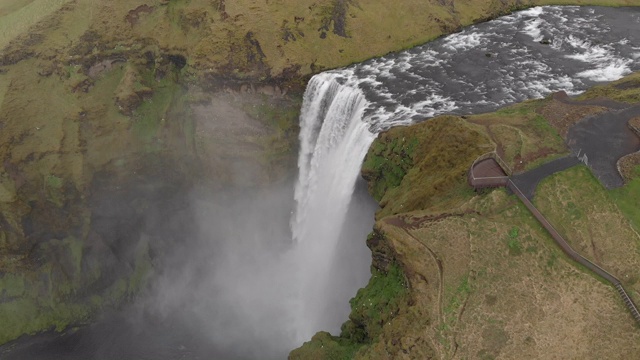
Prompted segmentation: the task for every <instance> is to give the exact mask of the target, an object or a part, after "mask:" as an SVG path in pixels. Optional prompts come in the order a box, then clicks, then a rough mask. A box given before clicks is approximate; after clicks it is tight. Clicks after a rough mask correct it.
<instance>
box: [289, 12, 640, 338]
mask: <svg viewBox="0 0 640 360" xmlns="http://www.w3.org/2000/svg"><path fill="white" fill-rule="evenodd" d="M634 11H635V13H634V12H631V13H624V12H621V11H619V10H612V9H604V8H581V7H538V8H533V9H530V10H527V11H522V12H519V13H516V14H513V15H510V16H506V17H503V18H500V19H498V20H494V21H491V22H488V23H485V24H480V25H477V26H473V27H470V28H468V29H466V30H464V31H463V32H460V33H457V34H453V35H450V36H447V37H445V38H442V39H440V40H437V41H434V42H432V43H429V44H427V45H424V46H420V47H417V48H414V49H412V50H409V51H405V52H402V53H399V54H393V55H390V56H387V57H383V58H379V59H373V60H370V61H367V62H364V63H362V64H358V65H354V66H352V67H349V68H346V69H340V70H333V71H329V72H325V73H321V74H319V75H316V76H314V77H313V78H312V79H311V81H310V83H309V85H308V87H307V90H306V92H305V96H304V104H303V108H302V112H301V116H300V127H301V129H300V155H299V160H298V167H299V178H298V182H297V184H296V189H295V201H296V208H295V212H294V214H293V216H292V219H291V228H292V233H293V237H294V244H295V245H294V248H295V251H294V252H295V254H296V258H298V259H300V260H299V262H300V267H299V269H298V274H297V275H298V277H297V280H296V281H297V282H298V283H299V284H300V286H299V289H298V295H297V296H298V300H299V301H298V306H296V308H295V310H294V311H295V312H296V314H294V318H295V321H294V322H295V332H296V333H297V336H296V337H297V338H298V341H306V340H308V339H309V338H310V336H311V335H313V334H314V333H315V332H316V331H319V330H329V331H332V332H334V333H335V330H337V328H338V326H339V325H340V324H339V323H329V322H327V321H325V319H324V311H325V310H326V308H325V307H324V301H325V300H324V298H325V297H326V295H327V292H329V291H331V285H330V282H331V279H328V276H327V275H326V274H328V273H329V270H330V267H331V266H332V262H331V259H332V258H333V257H334V256H335V255H336V254H335V249H336V246H337V242H338V238H339V234H340V231H341V228H342V226H343V222H344V215H345V213H346V211H347V208H348V206H349V203H350V201H351V197H352V193H353V189H354V185H355V183H356V180H357V177H358V175H359V172H360V167H361V164H362V161H363V159H364V157H365V155H366V151H367V149H368V147H369V146H370V144H371V142H372V141H373V140H374V138H375V137H376V135H377V134H378V133H379V132H380V131H383V130H384V129H387V128H389V127H391V126H395V125H407V124H410V123H413V122H415V121H421V120H423V119H426V118H429V117H432V116H434V115H438V114H443V113H457V114H469V113H477V112H484V111H492V110H495V109H497V108H499V107H501V106H505V105H508V104H512V103H515V102H517V101H522V100H526V99H530V98H539V97H543V96H546V95H548V94H549V93H551V92H553V91H559V90H565V91H567V92H568V93H570V94H577V93H580V92H581V91H584V89H586V88H587V87H589V86H591V85H593V84H595V83H597V82H599V81H612V80H615V79H617V78H620V77H622V76H623V75H625V74H628V73H630V72H631V71H633V70H637V69H639V68H640V64H638V63H637V61H636V60H637V59H638V58H640V29H638V31H628V29H626V28H625V27H624V26H623V27H621V28H616V25H617V23H618V20H616V19H618V18H619V17H621V16H627V17H631V18H632V19H636V21H635V24H636V25H635V27H636V28H638V27H640V26H639V25H638V24H639V23H640V21H637V20H639V19H640V12H638V10H634ZM633 22H634V20H631V23H633ZM621 23H624V24H629V23H630V21H629V20H628V19H627V20H625V21H624V22H621ZM550 24H552V25H550ZM592 37H594V38H595V37H597V38H598V43H597V44H596V43H594V42H592ZM603 44H604V45H603ZM360 241H361V240H360ZM345 301H346V299H345ZM342 319H346V313H345V316H344V317H342Z"/></svg>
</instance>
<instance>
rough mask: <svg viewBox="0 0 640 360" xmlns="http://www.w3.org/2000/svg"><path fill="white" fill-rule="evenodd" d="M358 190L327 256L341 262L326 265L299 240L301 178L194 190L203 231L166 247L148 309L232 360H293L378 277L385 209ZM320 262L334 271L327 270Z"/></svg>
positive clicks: (196, 229) (142, 305) (196, 218)
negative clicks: (376, 232)
mask: <svg viewBox="0 0 640 360" xmlns="http://www.w3.org/2000/svg"><path fill="white" fill-rule="evenodd" d="M357 188H358V191H356V194H357V196H354V198H353V201H352V202H351V205H350V207H349V210H348V212H347V217H346V219H345V225H344V226H343V228H342V231H340V234H341V235H340V239H339V241H338V242H337V243H336V244H337V245H336V247H335V249H331V251H330V252H323V253H324V254H329V253H334V254H336V255H335V257H329V258H321V259H319V258H317V253H314V252H310V251H308V250H305V249H304V247H302V246H301V245H300V243H298V242H296V241H294V240H293V239H292V235H291V228H290V219H291V215H292V213H293V211H294V198H293V181H288V182H283V183H279V184H275V185H268V186H267V187H265V188H259V189H249V190H248V189H246V188H238V189H226V190H220V191H211V190H208V189H205V188H197V189H194V190H192V191H191V193H190V194H189V196H188V198H189V199H188V203H189V207H188V209H186V210H185V211H186V212H188V213H190V214H191V216H192V221H193V228H192V231H193V232H192V233H190V234H185V239H184V241H183V242H181V243H174V244H168V245H167V246H166V248H164V249H158V251H160V252H162V253H159V254H157V256H156V260H155V261H156V262H155V264H154V268H155V269H156V270H157V271H158V275H157V277H156V278H155V279H153V281H152V283H151V287H150V290H149V293H148V294H147V295H145V296H144V298H143V299H142V300H141V301H140V302H139V303H138V309H141V310H142V311H143V312H144V313H146V314H147V316H150V317H151V318H155V319H157V321H160V322H165V321H172V322H173V323H174V325H173V326H176V324H175V322H176V319H180V320H179V321H178V322H179V324H178V325H177V326H183V327H185V328H189V329H190V332H192V331H193V330H197V332H198V333H200V334H201V336H202V338H203V340H204V341H206V342H209V343H210V344H211V345H212V346H213V347H214V348H215V349H216V351H218V352H220V353H221V354H223V356H224V357H225V358H242V359H247V358H250V359H278V358H280V359H281V358H286V355H287V354H288V352H289V351H290V350H292V349H293V348H295V347H298V346H300V345H301V344H302V341H305V340H307V341H308V340H309V339H310V336H309V334H308V330H307V329H314V330H313V331H314V332H315V331H320V330H324V331H330V332H332V333H334V334H337V333H338V332H339V327H340V324H341V323H342V322H344V321H346V320H347V319H348V314H349V311H350V309H349V302H348V300H349V299H350V298H351V297H353V296H355V293H356V291H357V289H358V288H359V287H362V286H364V285H365V284H366V281H367V279H368V277H369V264H370V261H371V255H370V252H369V250H368V249H367V248H366V245H365V239H366V235H367V233H368V232H370V231H371V228H372V225H373V212H374V211H375V209H376V204H375V202H373V200H372V199H371V198H370V197H369V195H368V194H367V193H366V190H365V189H364V184H363V183H360V184H359V186H358V187H357ZM168 221H170V220H168ZM317 221H318V223H319V224H322V221H323V220H322V219H317ZM323 225H324V226H329V225H330V224H323ZM327 243H328V244H332V243H333V242H331V241H329V242H327ZM322 246H323V244H315V246H314V248H317V247H322ZM328 246H334V245H328ZM316 262H324V263H325V266H323V267H322V268H324V269H329V271H328V272H327V273H317V266H316V267H315V268H313V266H314V265H313V264H314V263H316ZM308 266H311V267H312V269H311V271H316V273H313V274H311V275H310V274H308V273H306V272H307V271H309V269H308ZM309 292H312V294H313V296H309ZM301 309H304V311H306V313H305V312H301Z"/></svg>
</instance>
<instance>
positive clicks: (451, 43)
mask: <svg viewBox="0 0 640 360" xmlns="http://www.w3.org/2000/svg"><path fill="white" fill-rule="evenodd" d="M482 38H483V34H480V33H477V32H460V33H456V34H452V35H449V36H447V37H446V38H445V41H446V43H445V44H444V46H445V47H446V48H449V49H451V50H456V51H464V50H469V49H473V48H475V47H477V46H480V45H481V44H482Z"/></svg>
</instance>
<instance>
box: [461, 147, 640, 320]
mask: <svg viewBox="0 0 640 360" xmlns="http://www.w3.org/2000/svg"><path fill="white" fill-rule="evenodd" d="M486 160H487V162H488V163H489V164H491V165H492V166H494V164H495V165H498V162H496V161H495V160H494V159H492V158H489V159H486ZM489 160H490V161H489ZM482 161H485V160H482ZM491 161H492V162H491ZM480 163H481V161H478V162H474V163H473V165H472V166H471V169H470V170H469V173H470V176H469V183H470V184H471V185H472V186H474V187H476V188H477V187H487V186H505V180H504V178H503V177H495V176H492V177H482V176H481V175H482V174H481V173H478V172H476V171H475V170H476V169H477V168H478V166H479V164H480ZM571 163H572V161H571V160H570V158H562V159H558V160H556V161H554V162H551V163H548V164H545V165H543V166H541V167H540V168H544V169H543V170H538V169H539V168H537V169H534V170H531V171H528V172H526V173H523V174H520V175H518V178H519V179H520V181H521V182H522V183H524V184H526V185H527V186H532V185H531V184H537V183H538V182H539V181H540V180H541V179H543V178H544V177H545V176H548V175H550V174H552V173H554V172H557V171H560V169H563V168H568V167H570V165H571ZM574 165H575V164H574ZM498 166H499V165H498ZM571 166H573V165H571ZM485 167H486V165H485V166H483V167H482V168H485ZM482 168H481V169H482ZM494 171H495V170H492V172H494ZM503 173H504V171H503ZM544 174H548V175H544ZM478 185H479V186H478ZM533 186H535V185H533ZM506 187H507V188H509V189H510V190H511V191H512V192H513V193H514V194H515V195H516V196H517V197H518V198H519V199H520V201H522V203H523V204H524V205H525V206H526V207H527V209H529V211H530V212H531V214H532V215H533V216H534V217H535V218H536V219H537V220H538V221H539V222H540V224H541V225H542V226H543V227H544V228H545V229H546V230H547V232H549V234H550V235H551V238H553V240H554V241H555V243H556V244H557V245H558V246H559V247H560V248H561V249H562V251H563V252H564V253H565V254H567V256H569V258H571V259H572V260H574V261H576V262H578V263H579V264H581V265H583V266H584V267H586V268H587V269H589V270H591V271H592V272H593V273H594V274H596V275H598V276H599V277H601V278H602V279H604V280H606V281H608V282H609V283H611V285H613V286H614V287H615V288H616V290H617V292H618V294H619V295H620V297H621V298H622V301H623V302H624V304H625V306H626V307H627V309H629V312H630V313H631V315H632V316H633V318H634V319H635V320H636V322H637V323H638V324H640V311H638V308H637V306H636V305H635V303H634V302H633V300H632V299H631V297H630V296H629V295H628V294H627V292H626V290H625V289H624V287H623V285H622V283H621V282H620V280H618V279H617V278H616V277H615V276H613V275H611V274H610V273H609V272H607V271H606V270H604V269H602V268H601V267H600V266H598V265H596V264H594V263H593V262H591V261H590V260H589V259H587V258H585V257H584V256H582V255H580V254H579V253H578V252H576V251H575V250H573V248H572V247H571V246H570V245H569V243H568V242H567V241H566V240H565V239H564V238H563V237H562V236H561V235H560V233H558V231H557V230H556V229H555V228H554V227H553V225H551V223H550V222H549V221H548V220H547V219H546V218H545V217H544V216H543V215H542V213H541V212H540V211H539V210H538V209H537V208H536V207H535V206H534V205H533V203H531V201H530V200H529V198H528V197H527V196H526V195H525V193H524V192H523V191H521V189H520V188H519V187H518V185H517V184H516V183H515V182H514V180H513V178H507V180H506ZM531 196H533V192H532V191H531Z"/></svg>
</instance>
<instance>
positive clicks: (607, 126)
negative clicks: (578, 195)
mask: <svg viewBox="0 0 640 360" xmlns="http://www.w3.org/2000/svg"><path fill="white" fill-rule="evenodd" d="M636 116H640V105H635V106H632V107H629V108H627V109H623V110H619V111H612V112H607V113H603V114H599V115H596V116H592V117H589V118H586V119H584V120H582V121H580V122H579V123H577V124H576V125H574V126H573V127H572V128H571V129H569V133H568V136H567V143H568V145H569V147H570V148H571V150H572V151H573V152H574V153H575V154H576V155H578V156H579V157H580V158H581V159H582V161H584V162H585V163H586V164H587V165H588V166H589V168H591V171H592V173H593V174H594V175H595V176H596V177H597V178H598V179H599V180H600V182H601V183H602V185H604V186H605V187H606V188H607V189H613V188H616V187H620V186H622V185H624V182H623V180H622V176H620V173H619V172H618V168H617V162H618V160H619V159H620V158H621V157H623V156H625V155H627V154H630V153H633V152H636V151H638V150H640V139H639V138H638V136H636V134H635V133H634V132H633V131H632V130H631V129H630V128H629V126H628V122H629V120H630V119H631V118H633V117H636Z"/></svg>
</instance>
